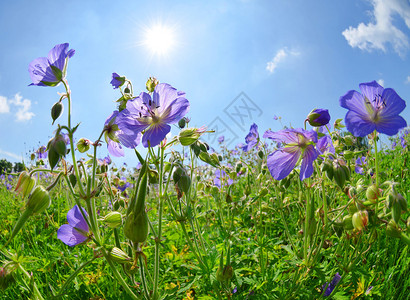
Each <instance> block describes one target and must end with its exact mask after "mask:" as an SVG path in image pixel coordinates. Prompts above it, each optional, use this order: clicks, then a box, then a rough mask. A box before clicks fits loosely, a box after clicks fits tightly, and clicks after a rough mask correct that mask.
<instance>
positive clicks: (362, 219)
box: [352, 210, 369, 230]
mask: <svg viewBox="0 0 410 300" xmlns="http://www.w3.org/2000/svg"><path fill="white" fill-rule="evenodd" d="M368 222H369V214H368V213H367V211H366V210H359V211H358V212H355V213H354V214H353V217H352V223H353V227H354V228H355V229H357V230H362V229H363V228H364V227H366V226H367V223H368Z"/></svg>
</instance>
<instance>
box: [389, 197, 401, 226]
mask: <svg viewBox="0 0 410 300" xmlns="http://www.w3.org/2000/svg"><path fill="white" fill-rule="evenodd" d="M391 216H392V218H393V220H394V221H395V222H396V223H399V221H400V217H401V207H400V204H399V203H398V202H397V201H396V202H395V203H394V204H393V206H392V209H391Z"/></svg>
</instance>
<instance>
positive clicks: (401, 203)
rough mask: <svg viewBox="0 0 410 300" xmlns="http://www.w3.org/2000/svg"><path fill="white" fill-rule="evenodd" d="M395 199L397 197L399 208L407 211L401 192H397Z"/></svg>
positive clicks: (405, 201)
mask: <svg viewBox="0 0 410 300" xmlns="http://www.w3.org/2000/svg"><path fill="white" fill-rule="evenodd" d="M396 199H397V202H398V203H399V204H400V207H401V210H402V211H404V212H406V211H407V200H406V198H404V197H403V195H402V194H397V196H396Z"/></svg>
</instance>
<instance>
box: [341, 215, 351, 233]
mask: <svg viewBox="0 0 410 300" xmlns="http://www.w3.org/2000/svg"><path fill="white" fill-rule="evenodd" d="M352 219H353V218H352V216H350V215H347V216H345V217H344V218H343V221H342V223H343V228H344V230H352V229H353V223H352Z"/></svg>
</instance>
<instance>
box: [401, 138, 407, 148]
mask: <svg viewBox="0 0 410 300" xmlns="http://www.w3.org/2000/svg"><path fill="white" fill-rule="evenodd" d="M400 144H401V147H402V148H403V149H404V148H406V147H407V142H406V139H405V138H404V136H401V137H400Z"/></svg>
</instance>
